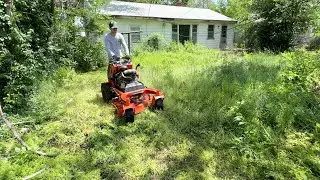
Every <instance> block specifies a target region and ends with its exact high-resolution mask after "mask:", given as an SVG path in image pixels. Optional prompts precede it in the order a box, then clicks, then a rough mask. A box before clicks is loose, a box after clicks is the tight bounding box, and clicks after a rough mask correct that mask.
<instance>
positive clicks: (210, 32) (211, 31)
mask: <svg viewBox="0 0 320 180" xmlns="http://www.w3.org/2000/svg"><path fill="white" fill-rule="evenodd" d="M208 39H214V25H208Z"/></svg>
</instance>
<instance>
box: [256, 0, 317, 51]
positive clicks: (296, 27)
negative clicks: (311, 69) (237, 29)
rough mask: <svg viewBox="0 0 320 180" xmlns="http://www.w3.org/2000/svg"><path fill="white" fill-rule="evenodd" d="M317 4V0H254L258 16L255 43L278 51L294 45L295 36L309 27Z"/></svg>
mask: <svg viewBox="0 0 320 180" xmlns="http://www.w3.org/2000/svg"><path fill="white" fill-rule="evenodd" d="M318 6H319V2H318V1H317V0H309V1H299V0H293V1H291V0H290V1H287V0H282V1H269V0H266V1H264V0H258V1H255V2H254V3H253V5H252V10H253V13H254V14H255V15H256V17H255V22H254V24H253V26H252V27H251V28H252V31H251V32H253V33H254V32H255V33H254V34H255V38H257V41H256V45H254V46H257V47H258V48H260V49H269V50H272V51H277V52H279V51H280V52H282V51H285V50H288V49H289V48H291V47H293V46H294V41H293V40H294V37H295V35H298V33H304V32H305V31H306V30H307V29H308V28H309V27H310V25H311V24H312V20H313V17H314V14H315V11H317V10H318V8H319V7H318ZM252 39H253V38H252Z"/></svg>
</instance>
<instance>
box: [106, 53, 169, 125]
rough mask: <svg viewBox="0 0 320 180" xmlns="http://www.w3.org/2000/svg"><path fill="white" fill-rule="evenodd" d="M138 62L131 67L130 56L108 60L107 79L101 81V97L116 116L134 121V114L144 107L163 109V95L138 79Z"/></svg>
mask: <svg viewBox="0 0 320 180" xmlns="http://www.w3.org/2000/svg"><path fill="white" fill-rule="evenodd" d="M139 66H140V64H138V65H137V66H136V68H135V69H133V64H132V61H131V59H130V58H117V59H113V60H112V61H110V62H109V67H108V81H107V82H104V83H101V92H102V98H103V100H104V101H105V102H110V101H111V103H112V105H113V106H114V107H115V109H116V112H117V114H118V116H119V117H120V118H121V117H124V118H125V120H126V121H127V122H134V115H136V114H139V113H141V112H142V111H143V110H144V109H146V108H148V107H149V108H151V109H152V110H163V108H164V107H163V100H164V95H163V94H162V93H161V92H160V91H159V90H157V89H153V88H147V87H146V86H144V84H143V83H142V82H140V81H139V74H138V73H137V68H138V67H139Z"/></svg>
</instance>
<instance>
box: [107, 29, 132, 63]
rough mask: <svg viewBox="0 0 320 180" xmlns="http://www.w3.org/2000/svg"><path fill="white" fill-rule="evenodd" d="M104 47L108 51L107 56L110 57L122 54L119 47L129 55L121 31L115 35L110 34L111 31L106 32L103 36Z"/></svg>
mask: <svg viewBox="0 0 320 180" xmlns="http://www.w3.org/2000/svg"><path fill="white" fill-rule="evenodd" d="M104 43H105V48H106V51H107V53H108V58H109V59H111V58H112V56H113V55H116V56H117V57H121V56H122V52H121V48H122V47H123V48H124V50H125V54H126V55H129V49H128V46H127V43H126V41H125V40H124V37H123V35H122V34H121V33H118V32H117V34H116V35H115V36H112V34H111V33H108V34H107V35H106V36H105V38H104Z"/></svg>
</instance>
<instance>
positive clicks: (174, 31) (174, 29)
mask: <svg viewBox="0 0 320 180" xmlns="http://www.w3.org/2000/svg"><path fill="white" fill-rule="evenodd" d="M172 40H173V41H178V26H177V25H176V24H172Z"/></svg>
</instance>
